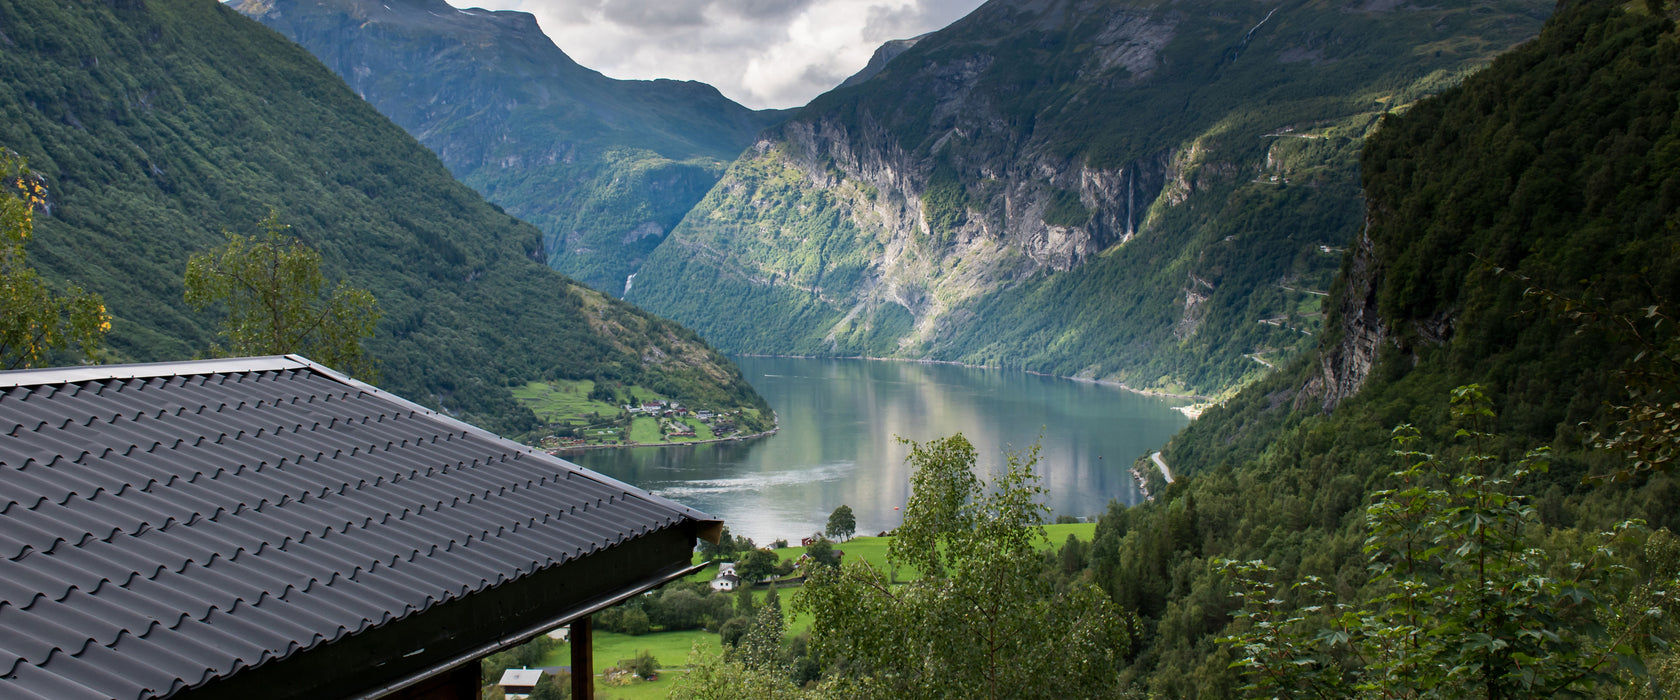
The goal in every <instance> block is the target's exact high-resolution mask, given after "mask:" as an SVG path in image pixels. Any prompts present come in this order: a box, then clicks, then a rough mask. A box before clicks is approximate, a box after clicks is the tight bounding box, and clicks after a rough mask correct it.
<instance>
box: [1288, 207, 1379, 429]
mask: <svg viewBox="0 0 1680 700" xmlns="http://www.w3.org/2000/svg"><path fill="white" fill-rule="evenodd" d="M1381 267H1382V261H1381V260H1379V259H1377V255H1376V251H1375V248H1374V246H1373V245H1372V243H1371V236H1370V231H1369V226H1367V227H1366V230H1364V231H1361V232H1360V234H1359V236H1358V237H1357V238H1355V239H1354V245H1353V249H1352V250H1351V251H1349V253H1348V266H1347V274H1346V276H1345V277H1344V278H1343V279H1342V280H1341V283H1342V286H1343V288H1342V289H1341V290H1340V293H1339V295H1338V297H1337V300H1338V301H1339V302H1340V303H1339V306H1338V308H1336V309H1335V310H1334V312H1333V313H1332V314H1331V316H1330V319H1329V323H1328V324H1326V328H1325V330H1326V331H1327V332H1329V333H1331V334H1334V335H1332V336H1331V338H1333V339H1334V340H1332V341H1331V342H1327V343H1326V344H1325V345H1323V346H1322V347H1320V348H1319V352H1318V357H1317V358H1315V360H1314V362H1315V364H1316V367H1315V368H1314V370H1313V371H1312V372H1311V373H1310V374H1309V375H1308V377H1307V383H1306V386H1305V388H1304V389H1303V390H1302V391H1301V392H1300V393H1298V394H1296V399H1295V408H1296V409H1297V410H1299V409H1302V408H1306V407H1308V406H1310V405H1311V404H1312V403H1313V402H1317V403H1318V405H1319V406H1320V407H1321V408H1322V409H1323V410H1325V411H1329V410H1331V409H1333V408H1335V407H1336V404H1338V403H1341V402H1342V399H1346V398H1348V397H1349V396H1353V395H1354V394H1355V393H1356V392H1358V391H1359V388H1360V387H1362V386H1364V385H1365V378H1366V377H1368V376H1370V374H1371V367H1372V365H1374V364H1376V361H1377V353H1378V352H1379V351H1380V350H1381V349H1382V346H1383V343H1384V341H1386V340H1387V339H1388V328H1387V327H1386V326H1385V325H1384V324H1383V321H1382V318H1381V316H1380V314H1379V313H1378V310H1377V295H1378V293H1379V291H1380V289H1381V279H1382V272H1381Z"/></svg>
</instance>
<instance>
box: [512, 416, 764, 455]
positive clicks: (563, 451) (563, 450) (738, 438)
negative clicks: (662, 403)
mask: <svg viewBox="0 0 1680 700" xmlns="http://www.w3.org/2000/svg"><path fill="white" fill-rule="evenodd" d="M781 429H782V422H781V420H779V419H778V420H777V421H776V424H775V425H774V426H772V427H771V428H770V429H769V430H766V431H764V432H761V433H753V434H751V435H731V436H729V437H725V438H712V439H710V440H684V441H682V442H637V443H632V444H628V445H626V444H617V445H573V446H570V447H559V448H555V449H552V450H544V451H545V452H547V453H549V454H551V455H554V456H556V457H559V456H561V455H569V454H577V453H579V452H588V451H590V450H620V449H628V448H631V447H676V446H678V445H710V444H713V443H718V442H745V441H747V440H756V439H758V438H761V437H765V436H767V435H775V434H776V433H777V432H779V431H780V430H781Z"/></svg>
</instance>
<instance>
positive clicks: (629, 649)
mask: <svg viewBox="0 0 1680 700" xmlns="http://www.w3.org/2000/svg"><path fill="white" fill-rule="evenodd" d="M720 639H721V638H720V637H718V636H717V635H715V634H712V633H711V632H707V631H705V630H689V631H686V632H656V633H654V634H644V635H642V636H640V637H632V636H630V635H628V634H619V633H617V632H603V631H601V630H595V672H596V673H600V672H601V671H603V670H605V669H608V668H611V667H613V666H617V665H618V661H619V659H630V658H634V657H635V656H636V652H638V651H642V650H643V649H646V650H647V651H648V653H650V654H653V658H655V659H658V660H659V667H660V668H682V667H683V666H684V665H686V664H687V663H688V650H689V649H690V648H691V647H693V646H694V645H695V644H699V645H700V646H701V648H704V649H716V648H717V647H718V645H719V644H720V643H721V642H720ZM541 665H543V666H570V665H572V645H571V644H562V645H560V646H559V647H556V648H555V650H554V651H553V652H552V653H550V654H549V655H548V657H547V658H544V659H543V661H542V664H541Z"/></svg>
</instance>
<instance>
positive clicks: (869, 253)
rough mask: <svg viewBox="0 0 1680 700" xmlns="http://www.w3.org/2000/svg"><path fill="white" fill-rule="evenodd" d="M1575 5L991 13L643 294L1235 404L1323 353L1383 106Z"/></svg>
mask: <svg viewBox="0 0 1680 700" xmlns="http://www.w3.org/2000/svg"><path fill="white" fill-rule="evenodd" d="M1550 9H1551V3H1550V2H1546V1H1545V0H1496V1H1493V2H1480V1H1477V2H1471V1H1469V0H1455V1H1454V2H1449V3H1446V4H1440V3H1433V4H1428V5H1427V6H1424V5H1423V4H1411V3H1406V2H1333V1H1326V0H1291V1H1288V2H1282V3H1278V4H1271V5H1266V4H1254V3H1243V2H1230V1H1228V0H1193V1H1192V2H1173V3H1156V2H1122V1H1118V0H1112V1H1108V2H1073V1H1072V0H1038V1H1035V2H1029V3H1021V2H991V3H988V4H987V5H985V6H983V7H981V8H980V9H979V10H976V11H975V12H974V13H973V14H971V15H970V16H968V17H967V18H965V19H963V20H961V21H959V22H957V23H956V24H954V25H952V26H950V27H948V28H946V29H944V30H942V31H939V32H936V33H934V34H932V35H930V36H927V37H925V38H923V39H921V40H920V41H919V42H917V43H916V45H915V46H914V47H912V48H910V49H908V50H906V51H905V52H904V53H903V54H901V55H899V56H898V57H896V58H895V59H893V60H892V61H891V62H889V63H886V64H885V65H884V66H883V67H882V69H881V71H880V72H879V73H878V74H877V75H875V76H874V77H872V78H870V79H868V80H866V81H863V82H861V83H859V84H857V85H855V86H852V87H849V88H842V89H838V90H835V91H833V92H830V93H828V94H826V95H824V96H822V97H820V98H818V99H817V100H815V101H814V102H812V103H811V104H810V105H809V106H807V107H806V108H805V109H804V110H803V111H801V112H800V114H799V116H798V117H797V118H795V119H793V120H791V121H789V122H788V123H786V124H784V125H782V126H780V127H777V128H775V129H773V130H772V131H769V132H767V134H766V138H764V139H762V140H760V141H759V142H758V143H757V144H756V145H755V146H754V147H753V149H752V150H751V151H749V152H748V153H747V154H745V155H744V156H743V157H742V159H741V160H739V161H738V162H736V163H735V164H734V165H732V166H731V169H730V171H729V173H728V174H726V175H725V177H724V179H723V181H722V182H720V183H719V184H718V186H717V187H716V188H714V189H713V190H712V192H711V193H709V194H708V195H707V197H706V199H704V200H702V202H701V203H700V205H699V206H698V207H696V208H695V209H694V211H692V212H690V214H689V215H688V217H687V218H686V219H685V220H684V222H683V223H682V224H681V225H680V226H679V227H678V228H677V230H676V231H675V232H674V233H673V234H672V235H671V237H670V238H668V239H667V241H666V242H665V243H664V244H662V245H661V247H660V249H659V250H657V251H656V252H655V254H654V256H653V257H652V258H650V259H649V262H648V263H647V265H646V266H644V268H643V272H642V273H641V274H640V275H639V276H638V277H637V281H636V289H635V290H633V291H632V292H631V293H630V294H629V296H628V298H629V299H630V300H632V301H634V302H636V303H638V304H640V305H642V306H643V307H644V308H648V309H650V310H653V311H655V313H659V314H662V315H666V316H668V317H671V318H675V319H679V320H681V321H682V322H684V323H686V324H689V325H690V326H691V327H693V328H696V329H697V330H699V331H700V332H701V333H702V334H703V335H705V336H706V337H707V338H708V339H710V340H711V341H712V342H714V343H717V344H718V345H719V346H720V347H723V348H726V349H728V350H732V351H742V352H793V353H812V354H841V355H846V354H868V355H888V356H900V357H916V358H935V359H942V360H958V361H964V362H972V363H980V364H988V365H1002V366H1010V367H1019V368H1025V369H1031V370H1036V371H1043V372H1050V373H1054V374H1059V375H1068V376H1078V377H1087V378H1096V379H1105V380H1116V381H1121V382H1124V383H1126V384H1128V385H1131V386H1133V387H1136V388H1153V389H1165V390H1170V391H1180V392H1195V393H1214V392H1218V391H1221V390H1224V389H1226V388H1228V387H1231V386H1233V385H1234V384H1237V383H1239V382H1240V381H1242V380H1244V379H1245V378H1247V377H1251V376H1253V375H1255V374H1257V373H1263V372H1264V371H1265V370H1266V367H1267V366H1269V365H1278V364H1282V363H1284V362H1286V361H1287V360H1288V358H1289V357H1291V356H1293V355H1295V354H1297V353H1299V352H1300V351H1302V350H1303V349H1305V348H1308V347H1310V346H1311V344H1312V338H1311V336H1310V335H1309V334H1310V333H1311V332H1313V331H1314V329H1316V328H1317V325H1318V322H1319V314H1320V310H1319V302H1320V300H1321V299H1322V296H1323V294H1324V290H1325V289H1326V288H1327V287H1328V285H1329V282H1330V280H1331V278H1332V276H1333V275H1334V273H1335V269H1336V266H1337V263H1338V261H1339V259H1340V255H1339V254H1340V252H1341V251H1340V249H1341V248H1342V247H1344V246H1346V244H1347V241H1348V240H1350V239H1351V238H1352V236H1353V234H1354V233H1355V232H1356V231H1357V229H1358V226H1359V221H1360V194H1359V188H1358V183H1357V178H1356V172H1355V167H1356V166H1355V163H1356V159H1357V154H1358V150H1359V145H1360V143H1361V140H1362V139H1363V137H1364V136H1365V134H1366V132H1367V131H1368V129H1369V128H1370V127H1371V126H1372V125H1373V124H1374V123H1375V121H1376V119H1377V118H1378V117H1379V116H1380V115H1381V114H1382V113H1384V112H1385V111H1388V110H1390V109H1393V108H1396V107H1400V106H1403V105H1405V104H1407V103H1409V102H1411V101H1413V100H1415V99H1416V98H1418V97H1419V96H1422V95H1424V94H1427V93H1430V92H1433V91H1436V90H1439V89H1441V88H1443V87H1446V86H1448V85H1451V84H1453V83H1455V82H1457V81H1458V80H1459V79H1460V78H1461V77H1462V75H1463V74H1464V73H1465V72H1467V71H1469V70H1471V69H1473V68H1475V67H1477V66H1480V65H1482V64H1483V63H1485V61H1487V60H1488V59H1490V58H1491V57H1492V56H1493V55H1494V54H1496V53H1497V52H1499V51H1502V50H1504V49H1506V48H1509V47H1510V46H1512V45H1515V44H1516V43H1518V42H1519V41H1522V40H1524V39H1526V38H1528V37H1531V36H1532V35H1533V34H1534V32H1536V31H1537V30H1538V28H1539V25H1540V22H1541V21H1542V20H1543V18H1544V17H1545V16H1546V15H1547V14H1548V12H1549V11H1550Z"/></svg>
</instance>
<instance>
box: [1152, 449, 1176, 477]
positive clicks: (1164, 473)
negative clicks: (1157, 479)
mask: <svg viewBox="0 0 1680 700" xmlns="http://www.w3.org/2000/svg"><path fill="white" fill-rule="evenodd" d="M1149 458H1150V459H1152V460H1155V466H1157V467H1160V468H1161V478H1163V479H1166V480H1167V483H1169V484H1170V483H1172V482H1173V479H1172V470H1170V469H1167V461H1166V460H1164V459H1161V453H1159V452H1156V453H1154V454H1151V455H1149Z"/></svg>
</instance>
